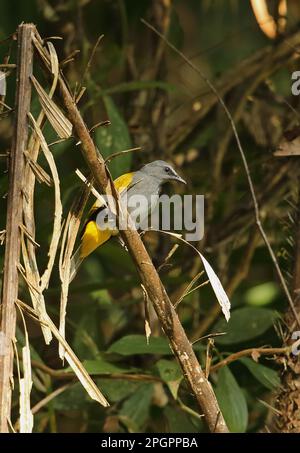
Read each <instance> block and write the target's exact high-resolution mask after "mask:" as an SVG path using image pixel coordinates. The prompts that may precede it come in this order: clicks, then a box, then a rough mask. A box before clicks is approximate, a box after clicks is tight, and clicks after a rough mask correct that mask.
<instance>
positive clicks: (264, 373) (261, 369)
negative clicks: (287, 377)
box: [239, 357, 280, 390]
mask: <svg viewBox="0 0 300 453" xmlns="http://www.w3.org/2000/svg"><path fill="white" fill-rule="evenodd" d="M239 360H240V362H242V363H243V364H244V365H245V366H246V367H247V368H248V370H249V371H250V373H251V374H252V375H253V376H254V377H255V378H256V379H257V380H258V381H259V382H260V383H261V384H262V385H263V386H265V387H266V388H267V389H269V390H274V389H275V388H277V387H279V386H280V379H279V376H278V374H277V372H276V371H275V370H272V369H271V368H269V367H267V366H265V365H262V364H260V363H256V362H255V361H254V360H253V359H250V358H249V357H242V358H241V359H239Z"/></svg>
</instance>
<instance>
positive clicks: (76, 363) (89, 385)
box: [44, 316, 109, 407]
mask: <svg viewBox="0 0 300 453" xmlns="http://www.w3.org/2000/svg"><path fill="white" fill-rule="evenodd" d="M44 321H45V322H46V323H47V324H48V326H49V328H50V329H51V332H52V333H53V335H54V336H55V337H56V339H57V340H58V341H59V343H61V344H62V346H63V348H64V349H65V359H66V360H67V362H68V363H69V365H70V367H71V368H72V369H73V371H74V373H75V374H76V376H77V377H78V379H79V381H80V382H81V384H82V386H83V387H84V388H85V390H86V391H87V393H88V394H89V396H90V397H91V398H92V399H93V400H95V401H98V403H100V404H102V406H104V407H108V406H109V402H108V401H107V400H106V398H105V397H104V395H103V394H102V393H101V391H100V390H99V389H98V387H97V386H96V384H95V382H94V381H93V380H92V378H91V377H90V375H89V374H88V372H87V371H86V369H85V368H84V366H83V365H82V363H81V362H80V360H79V359H78V357H77V356H76V354H75V353H74V351H73V350H72V348H71V347H70V346H69V343H68V342H67V341H66V340H65V339H64V338H63V337H62V336H61V334H60V333H59V331H58V329H57V327H56V326H55V324H54V323H53V322H52V321H51V319H50V318H49V316H47V317H46V318H45V319H44Z"/></svg>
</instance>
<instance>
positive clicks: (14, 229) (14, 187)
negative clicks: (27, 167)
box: [0, 24, 34, 432]
mask: <svg viewBox="0 0 300 453" xmlns="http://www.w3.org/2000/svg"><path fill="white" fill-rule="evenodd" d="M33 29H34V26H33V25H32V24H22V25H20V26H19V28H18V66H17V88H16V101H15V104H16V107H15V112H16V114H15V125H14V136H13V142H12V148H11V153H10V162H9V189H8V199H7V220H6V244H5V258H4V274H3V292H2V301H1V328H0V333H1V338H0V341H1V345H0V346H1V354H0V432H7V431H8V420H9V419H10V408H11V394H12V379H13V341H14V338H15V328H16V310H15V301H16V299H17V297H18V264H19V259H20V224H21V222H22V182H23V169H24V154H23V153H24V151H25V150H26V145H27V139H28V121H27V113H28V112H29V110H30V99H31V83H30V78H29V77H30V75H31V73H32V56H33V50H32V31H33Z"/></svg>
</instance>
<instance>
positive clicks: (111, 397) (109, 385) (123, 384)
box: [96, 378, 141, 403]
mask: <svg viewBox="0 0 300 453" xmlns="http://www.w3.org/2000/svg"><path fill="white" fill-rule="evenodd" d="M96 384H97V386H98V388H99V389H101V390H102V391H103V393H104V394H105V396H106V397H107V399H108V401H109V402H110V403H118V402H120V401H122V400H124V398H126V397H128V396H130V395H132V393H133V392H136V391H137V390H138V388H139V387H140V385H141V383H140V382H132V381H126V380H125V379H123V380H122V381H120V380H113V379H105V378H102V379H96Z"/></svg>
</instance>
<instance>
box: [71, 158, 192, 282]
mask: <svg viewBox="0 0 300 453" xmlns="http://www.w3.org/2000/svg"><path fill="white" fill-rule="evenodd" d="M168 181H175V182H180V183H183V184H186V181H185V180H184V179H183V178H182V177H181V176H179V175H178V173H177V172H176V171H175V170H174V168H173V167H172V166H171V165H170V164H169V163H167V162H165V161H163V160H155V161H153V162H150V163H148V164H146V165H144V166H143V167H142V168H141V169H140V170H138V171H136V172H131V173H125V174H123V175H121V176H119V177H118V178H117V179H116V180H115V181H114V185H115V187H116V190H117V191H118V193H119V196H120V201H121V202H122V200H124V199H125V198H126V200H125V202H126V203H127V209H128V213H129V215H130V213H131V212H132V210H133V209H132V207H130V206H128V200H130V198H131V197H132V196H135V195H143V197H145V200H146V201H147V203H145V208H142V209H141V211H140V214H139V224H140V223H142V222H143V220H144V219H145V218H146V217H147V216H148V215H149V214H151V212H153V211H154V209H155V207H156V205H157V203H158V200H159V195H160V193H161V189H162V186H163V184H164V183H166V182H168ZM125 196H126V197H125ZM110 213H111V211H110V210H109V207H108V206H107V205H106V204H104V203H103V202H101V201H100V200H98V199H97V200H96V202H95V203H94V204H93V206H92V208H91V210H90V212H89V214H88V216H87V218H86V221H85V223H84V226H83V229H82V233H81V241H80V245H79V247H78V248H77V250H76V251H75V253H74V255H73V256H72V258H71V265H70V282H71V281H72V280H73V279H74V277H75V275H76V273H77V271H78V268H79V266H80V264H81V263H82V261H83V260H84V259H85V258H87V256H89V255H90V254H91V253H92V252H94V251H95V250H96V249H97V248H98V247H100V246H101V245H103V244H104V243H105V242H107V241H108V240H109V239H111V237H113V236H116V235H118V233H119V232H118V230H117V228H116V226H115V225H114V226H111V227H110V224H109V222H110V221H109V220H108V219H109V217H110V216H109V214H110ZM100 219H101V220H100Z"/></svg>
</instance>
